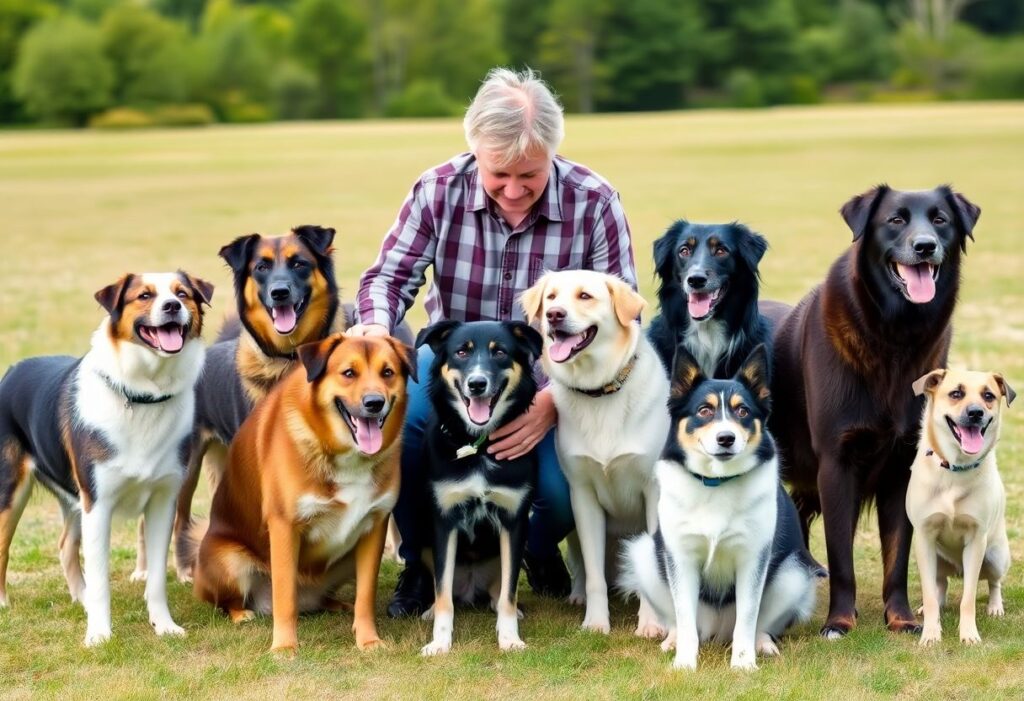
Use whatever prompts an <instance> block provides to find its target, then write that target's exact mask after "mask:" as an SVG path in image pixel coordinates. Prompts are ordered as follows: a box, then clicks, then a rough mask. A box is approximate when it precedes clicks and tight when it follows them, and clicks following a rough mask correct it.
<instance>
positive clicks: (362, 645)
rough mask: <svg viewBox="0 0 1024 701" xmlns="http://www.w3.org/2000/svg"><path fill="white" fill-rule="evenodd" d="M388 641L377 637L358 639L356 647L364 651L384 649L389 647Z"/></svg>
mask: <svg viewBox="0 0 1024 701" xmlns="http://www.w3.org/2000/svg"><path fill="white" fill-rule="evenodd" d="M387 646H388V645H387V643H385V642H384V641H383V640H381V639H380V638H377V637H373V638H370V639H369V640H362V641H360V640H357V641H356V647H357V648H359V649H360V650H361V651H362V652H369V651H371V650H383V649H385V648H387Z"/></svg>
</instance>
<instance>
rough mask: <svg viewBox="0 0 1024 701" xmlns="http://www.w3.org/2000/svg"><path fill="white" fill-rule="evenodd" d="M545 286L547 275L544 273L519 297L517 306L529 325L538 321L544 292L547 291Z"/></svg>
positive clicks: (542, 307) (542, 308) (546, 284)
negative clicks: (520, 308)
mask: <svg viewBox="0 0 1024 701" xmlns="http://www.w3.org/2000/svg"><path fill="white" fill-rule="evenodd" d="M547 286H548V273H545V274H544V275H542V276H541V278H540V279H539V280H537V282H535V283H534V284H533V287H531V288H529V289H528V290H526V291H525V292H523V293H522V294H521V295H519V304H520V306H522V308H523V312H524V313H525V314H526V320H527V321H528V322H530V323H531V324H533V323H536V322H537V320H538V319H540V314H541V312H542V311H543V310H544V290H546V289H547Z"/></svg>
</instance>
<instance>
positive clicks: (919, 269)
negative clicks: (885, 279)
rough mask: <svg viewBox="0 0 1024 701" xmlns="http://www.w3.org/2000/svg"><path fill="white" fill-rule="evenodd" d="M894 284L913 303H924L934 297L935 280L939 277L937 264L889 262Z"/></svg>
mask: <svg viewBox="0 0 1024 701" xmlns="http://www.w3.org/2000/svg"><path fill="white" fill-rule="evenodd" d="M889 272H891V273H892V276H893V278H895V280H896V284H897V285H898V286H899V288H900V291H901V292H903V296H904V297H906V298H907V299H909V300H910V301H911V302H913V303H914V304H926V303H927V302H931V301H932V299H934V297H935V280H936V278H938V277H939V266H937V265H932V264H931V263H917V264H916V265H905V264H903V263H898V262H896V261H891V262H890V263H889Z"/></svg>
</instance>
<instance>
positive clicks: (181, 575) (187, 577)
mask: <svg viewBox="0 0 1024 701" xmlns="http://www.w3.org/2000/svg"><path fill="white" fill-rule="evenodd" d="M178 581H179V582H181V583H182V584H191V583H192V570H185V571H184V572H178Z"/></svg>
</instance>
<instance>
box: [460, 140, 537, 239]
mask: <svg viewBox="0 0 1024 701" xmlns="http://www.w3.org/2000/svg"><path fill="white" fill-rule="evenodd" d="M476 161H477V168H478V169H479V171H480V179H481V182H482V183H483V187H484V192H486V193H487V196H488V197H490V198H491V199H492V200H494V202H495V203H496V204H497V205H498V209H500V210H501V212H502V214H505V215H506V218H507V219H513V220H519V221H521V220H522V219H523V217H525V216H526V215H527V213H529V211H530V208H531V207H533V205H534V204H536V202H537V200H539V199H540V196H541V195H542V194H544V188H545V187H546V186H547V184H548V175H549V174H550V171H551V157H550V156H549V155H548V154H546V153H540V154H527V155H526V156H524V157H523V158H521V159H519V160H518V161H515V162H513V163H511V164H509V165H507V166H504V167H498V166H497V165H495V164H496V163H497V162H498V159H497V157H496V154H495V152H494V151H490V150H488V149H484V148H481V149H479V150H478V151H477V154H476ZM509 223H513V224H517V223H518V221H514V222H513V221H510V222H509Z"/></svg>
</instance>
